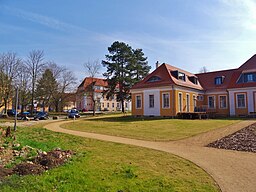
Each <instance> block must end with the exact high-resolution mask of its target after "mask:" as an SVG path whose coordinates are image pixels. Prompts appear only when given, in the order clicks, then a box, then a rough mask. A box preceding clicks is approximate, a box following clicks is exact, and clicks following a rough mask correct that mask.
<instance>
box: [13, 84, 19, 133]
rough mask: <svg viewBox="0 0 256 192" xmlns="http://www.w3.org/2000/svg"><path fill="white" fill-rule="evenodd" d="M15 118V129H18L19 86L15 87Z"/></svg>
mask: <svg viewBox="0 0 256 192" xmlns="http://www.w3.org/2000/svg"><path fill="white" fill-rule="evenodd" d="M15 92H16V93H15V118H14V127H13V129H14V131H16V130H17V111H18V87H16V88H15Z"/></svg>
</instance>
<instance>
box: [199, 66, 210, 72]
mask: <svg viewBox="0 0 256 192" xmlns="http://www.w3.org/2000/svg"><path fill="white" fill-rule="evenodd" d="M207 72H209V70H208V69H207V68H206V66H203V67H202V68H201V69H200V70H199V73H207Z"/></svg>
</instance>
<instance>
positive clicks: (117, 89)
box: [102, 41, 150, 113]
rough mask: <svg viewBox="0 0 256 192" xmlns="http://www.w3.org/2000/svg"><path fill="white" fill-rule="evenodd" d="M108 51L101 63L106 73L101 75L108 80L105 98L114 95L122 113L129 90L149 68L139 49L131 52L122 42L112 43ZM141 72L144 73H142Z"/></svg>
mask: <svg viewBox="0 0 256 192" xmlns="http://www.w3.org/2000/svg"><path fill="white" fill-rule="evenodd" d="M108 51H109V54H108V55H106V56H105V57H106V60H105V61H104V60H103V61H102V64H103V66H104V67H106V68H107V72H106V73H104V74H103V75H104V76H105V77H106V78H107V80H108V90H107V93H106V94H107V97H111V96H114V95H116V97H117V101H120V102H121V106H122V112H123V113H124V101H125V100H129V99H130V88H131V87H132V85H133V84H134V83H136V82H137V81H138V80H140V79H142V78H143V77H144V76H145V75H146V74H147V73H148V70H149V69H150V67H148V66H147V61H146V57H144V53H143V52H142V50H141V49H135V50H133V49H132V48H131V47H130V46H129V45H128V44H125V43H123V42H118V41H116V42H114V43H113V44H112V45H111V46H110V47H108ZM143 70H146V72H145V73H143V72H142V71H143ZM134 79H135V80H134Z"/></svg>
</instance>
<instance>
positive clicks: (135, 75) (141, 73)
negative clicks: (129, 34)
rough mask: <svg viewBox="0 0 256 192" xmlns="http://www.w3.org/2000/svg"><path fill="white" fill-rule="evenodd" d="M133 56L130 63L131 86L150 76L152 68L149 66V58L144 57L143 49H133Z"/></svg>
mask: <svg viewBox="0 0 256 192" xmlns="http://www.w3.org/2000/svg"><path fill="white" fill-rule="evenodd" d="M132 52H133V55H132V58H131V61H130V66H128V68H129V70H130V77H131V82H132V84H131V86H133V85H134V84H136V83H137V82H139V81H141V80H142V79H143V78H144V77H145V76H146V75H148V73H149V71H150V69H151V67H150V66H149V65H148V62H147V57H145V56H144V53H143V52H142V49H133V50H132Z"/></svg>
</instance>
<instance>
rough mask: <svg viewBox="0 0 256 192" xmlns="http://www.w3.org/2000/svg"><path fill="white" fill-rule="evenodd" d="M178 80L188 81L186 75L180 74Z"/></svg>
mask: <svg viewBox="0 0 256 192" xmlns="http://www.w3.org/2000/svg"><path fill="white" fill-rule="evenodd" d="M178 79H179V80H182V81H186V76H185V73H182V72H178Z"/></svg>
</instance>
